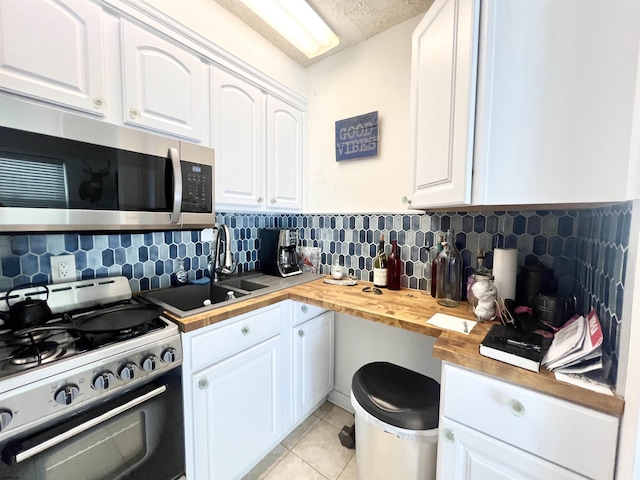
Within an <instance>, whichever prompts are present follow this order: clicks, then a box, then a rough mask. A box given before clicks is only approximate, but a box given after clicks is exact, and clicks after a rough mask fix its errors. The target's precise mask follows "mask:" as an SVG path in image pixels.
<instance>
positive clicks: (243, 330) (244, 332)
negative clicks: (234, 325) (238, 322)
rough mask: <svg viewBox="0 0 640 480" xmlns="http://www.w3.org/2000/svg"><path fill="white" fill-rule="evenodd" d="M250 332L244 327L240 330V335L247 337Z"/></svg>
mask: <svg viewBox="0 0 640 480" xmlns="http://www.w3.org/2000/svg"><path fill="white" fill-rule="evenodd" d="M250 331H251V329H250V328H249V327H247V326H246V325H245V326H244V327H242V328H241V329H240V333H242V335H249V332H250Z"/></svg>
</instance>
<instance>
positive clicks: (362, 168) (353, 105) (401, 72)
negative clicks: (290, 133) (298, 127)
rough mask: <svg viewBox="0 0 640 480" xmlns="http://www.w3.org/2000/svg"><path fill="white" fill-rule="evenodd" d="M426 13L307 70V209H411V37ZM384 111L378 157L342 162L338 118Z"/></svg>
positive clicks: (361, 210)
mask: <svg viewBox="0 0 640 480" xmlns="http://www.w3.org/2000/svg"><path fill="white" fill-rule="evenodd" d="M420 19H421V16H418V17H415V18H413V19H410V20H407V21H406V22H403V23H401V24H399V25H397V26H395V27H393V28H391V29H390V30H387V31H386V32H383V33H381V34H379V35H377V36H375V37H373V38H371V39H369V40H368V41H367V42H364V43H362V44H360V45H356V46H355V47H352V48H350V49H348V50H345V51H343V52H340V53H338V54H336V55H334V56H332V57H329V58H327V59H325V60H322V61H320V62H318V63H316V64H314V65H312V66H310V67H309V68H308V69H307V74H308V90H307V102H308V103H307V162H306V164H305V185H304V186H305V190H304V194H305V204H304V210H305V212H308V213H349V212H354V213H355V212H361V213H374V212H375V213H385V212H405V211H406V207H405V205H404V204H403V203H402V201H401V198H402V196H403V195H406V196H410V195H411V193H412V192H411V191H410V187H411V182H410V177H409V174H408V172H411V171H412V170H413V169H412V168H411V162H410V159H409V96H410V95H409V91H410V83H411V81H410V77H411V34H412V32H413V30H414V28H415V27H416V25H417V24H418V22H419V21H420ZM376 110H377V111H378V119H379V124H380V130H379V132H380V133H379V147H378V156H377V157H372V158H364V159H358V160H347V161H342V162H336V156H335V122H336V120H342V119H345V118H350V117H354V116H357V115H361V114H364V113H368V112H372V111H376Z"/></svg>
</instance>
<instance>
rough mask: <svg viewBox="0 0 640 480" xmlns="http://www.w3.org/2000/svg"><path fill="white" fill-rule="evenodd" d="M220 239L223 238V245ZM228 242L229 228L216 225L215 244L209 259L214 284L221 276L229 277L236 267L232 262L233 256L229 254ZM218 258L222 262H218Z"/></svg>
mask: <svg viewBox="0 0 640 480" xmlns="http://www.w3.org/2000/svg"><path fill="white" fill-rule="evenodd" d="M222 237H224V244H223V241H222ZM230 241H231V235H230V234H229V227H227V226H226V225H218V231H217V234H216V243H215V247H214V249H213V255H212V259H211V279H212V280H213V281H214V282H217V281H218V280H219V279H220V275H221V274H224V275H229V274H230V273H233V272H234V271H235V269H236V265H235V264H234V262H233V255H232V254H231V246H230ZM223 245H224V246H223ZM221 248H222V250H221ZM220 257H222V261H220Z"/></svg>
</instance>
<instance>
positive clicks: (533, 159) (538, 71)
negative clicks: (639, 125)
mask: <svg viewBox="0 0 640 480" xmlns="http://www.w3.org/2000/svg"><path fill="white" fill-rule="evenodd" d="M639 43H640V3H638V2H628V1H623V0H614V1H611V2H602V1H598V0H585V1H581V2H558V1H554V0H518V1H515V0H487V1H482V2H480V0H436V2H435V3H434V4H433V6H432V7H431V8H430V9H429V11H428V12H427V14H426V15H425V17H424V19H423V20H422V22H421V23H420V24H419V26H418V27H417V29H416V30H415V32H414V36H413V57H412V87H411V90H412V127H411V137H412V156H413V159H414V161H415V172H414V178H415V184H414V187H415V190H414V194H413V197H412V207H416V208H429V207H437V206H447V205H467V204H473V205H514V204H538V205H541V204H549V203H558V204H562V203H583V202H588V203H591V202H605V201H621V200H626V199H627V198H628V195H629V194H628V193H627V177H628V175H629V166H630V163H629V151H630V144H631V127H632V118H633V108H634V104H635V101H634V98H635V88H636V75H637V60H638V47H639Z"/></svg>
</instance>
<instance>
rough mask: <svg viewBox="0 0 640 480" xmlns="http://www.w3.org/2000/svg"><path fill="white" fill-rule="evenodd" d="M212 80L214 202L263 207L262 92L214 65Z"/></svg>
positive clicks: (263, 99)
mask: <svg viewBox="0 0 640 480" xmlns="http://www.w3.org/2000/svg"><path fill="white" fill-rule="evenodd" d="M211 84H212V86H211V96H212V113H211V121H212V130H213V148H215V150H216V203H222V204H225V205H232V206H238V205H239V206H244V207H250V208H253V209H257V210H261V209H264V205H265V132H264V128H265V127H264V115H265V113H264V112H265V95H264V93H262V91H260V89H259V88H257V87H256V86H254V85H252V84H250V83H248V82H246V81H244V80H242V79H240V78H238V77H236V76H234V75H232V74H230V73H228V72H226V71H224V70H222V69H219V68H215V67H212V71H211Z"/></svg>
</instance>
